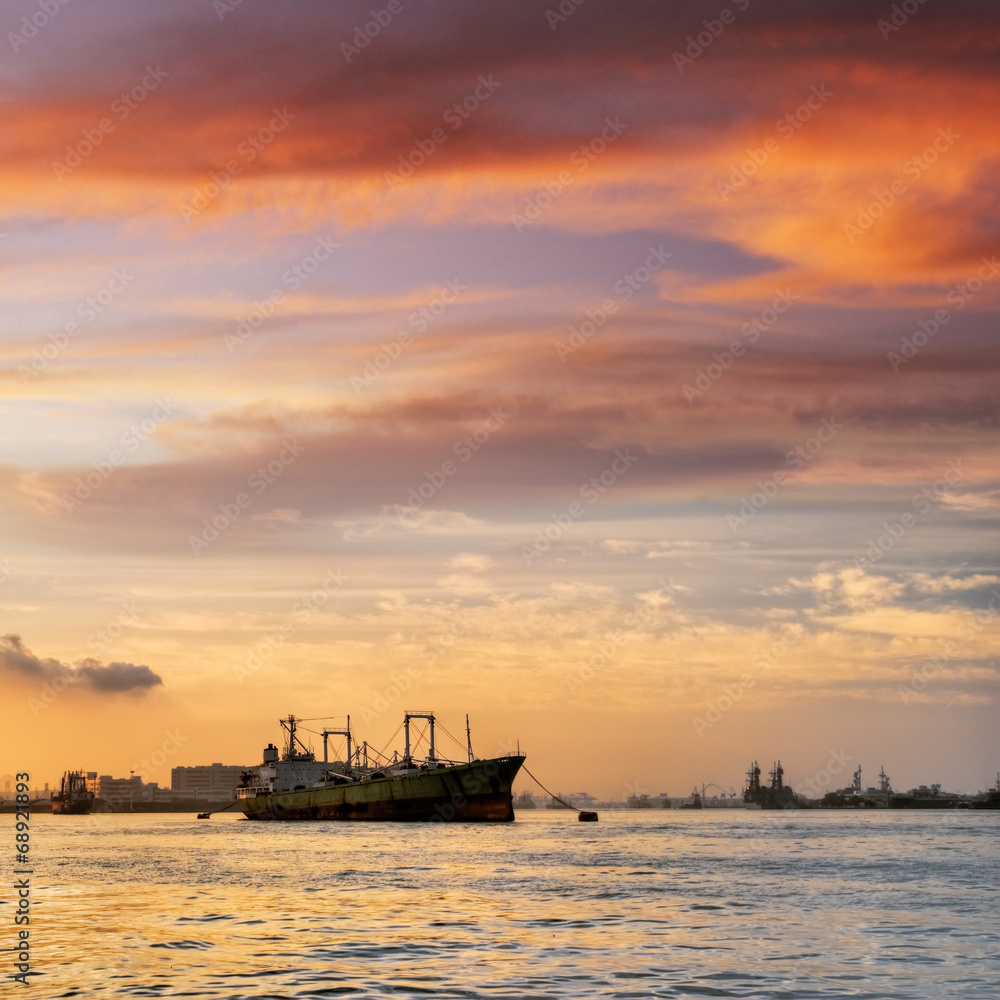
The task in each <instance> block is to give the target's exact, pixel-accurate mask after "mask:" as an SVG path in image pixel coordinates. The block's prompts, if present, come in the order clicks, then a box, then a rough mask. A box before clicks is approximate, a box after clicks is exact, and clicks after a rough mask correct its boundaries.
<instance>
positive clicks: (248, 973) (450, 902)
mask: <svg viewBox="0 0 1000 1000" xmlns="http://www.w3.org/2000/svg"><path fill="white" fill-rule="evenodd" d="M10 819H11V820H13V817H10ZM4 825H8V824H4ZM9 826H10V828H11V829H12V828H13V823H12V822H11V823H10V824H9ZM11 836H13V835H12V834H11ZM31 836H32V851H33V862H34V863H33V870H34V875H32V895H31V899H32V904H33V907H32V918H31V951H32V954H33V959H32V968H33V971H34V973H36V975H34V976H33V977H32V984H31V986H30V987H29V988H25V987H23V986H21V985H19V984H17V983H13V982H12V980H10V979H9V978H8V976H9V974H10V972H11V969H10V963H9V956H8V955H7V954H4V953H0V957H2V960H3V962H4V965H5V966H6V967H5V968H3V969H2V970H0V971H2V979H0V983H2V985H0V994H2V995H4V996H7V995H9V996H20V997H25V998H45V1000H48V998H50V997H51V998H55V997H73V996H81V997H88V998H90V997H94V998H116V997H208V998H215V997H218V998H236V997H254V998H260V997H282V998H285V997H288V998H291V997H303V998H304V997H339V996H347V997H377V998H387V997H392V998H407V997H421V998H426V997H434V998H450V997H488V998H512V1000H513V998H517V1000H520V998H525V997H575V998H579V997H622V998H639V997H697V998H704V997H741V998H746V997H767V998H785V1000H805V998H810V1000H811V998H823V1000H828V998H834V997H852V998H854V997H864V998H875V997H893V998H896V997H899V998H902V997H906V998H914V1000H932V998H937V997H954V998H956V1000H978V998H987V997H988V998H994V1000H995V998H1000V918H998V914H1000V905H998V895H1000V893H998V886H1000V851H998V846H1000V813H970V812H951V811H948V812H937V813H934V812H906V813H899V812H881V811H879V812H874V811H862V812H856V811H817V812H812V811H810V812H793V813H781V812H770V813H769V812H746V811H743V810H722V809H711V810H709V809H706V810H703V811H702V812H700V813H699V812H694V811H689V812H677V811H673V812H667V811H665V810H649V811H645V810H643V811H620V812H608V811H604V812H602V813H601V818H600V822H598V823H596V824H593V823H590V824H588V823H578V822H577V821H576V816H575V814H573V813H570V812H563V811H548V810H544V809H542V810H538V811H536V812H522V813H520V814H519V816H518V820H517V821H516V822H514V823H511V824H501V825H487V826H459V825H447V824H426V825H408V824H390V823H378V824H376V823H372V824H365V823H286V824H280V823H255V822H250V821H247V820H244V819H242V818H241V817H239V816H236V815H233V814H231V813H230V814H226V813H216V814H213V816H212V818H211V819H210V820H197V819H195V817H194V816H193V815H189V814H183V815H182V814H156V815H139V814H133V815H122V814H119V815H102V816H82V817H73V816H50V815H44V814H42V813H35V814H34V815H33V819H32V834H31ZM0 898H2V899H3V905H0V926H2V927H3V928H5V930H4V932H3V936H4V938H5V940H4V941H3V943H2V944H0V947H2V948H5V949H6V948H9V947H10V945H11V943H12V942H13V930H14V925H13V920H12V907H11V906H10V902H9V892H4V893H2V894H0ZM8 938H9V939H8Z"/></svg>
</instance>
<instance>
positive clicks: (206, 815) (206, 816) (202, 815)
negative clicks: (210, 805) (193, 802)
mask: <svg viewBox="0 0 1000 1000" xmlns="http://www.w3.org/2000/svg"><path fill="white" fill-rule="evenodd" d="M211 818H212V814H211V813H198V819H211Z"/></svg>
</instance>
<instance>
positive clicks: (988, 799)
mask: <svg viewBox="0 0 1000 1000" xmlns="http://www.w3.org/2000/svg"><path fill="white" fill-rule="evenodd" d="M969 807H970V808H971V809H1000V774H998V775H997V783H996V784H995V785H994V786H993V787H992V788H988V789H987V790H986V791H985V792H982V793H981V794H979V795H973V797H972V798H971V799H970V800H969Z"/></svg>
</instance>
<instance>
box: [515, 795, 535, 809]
mask: <svg viewBox="0 0 1000 1000" xmlns="http://www.w3.org/2000/svg"><path fill="white" fill-rule="evenodd" d="M514 805H515V806H517V808H518V809H537V808H538V803H537V802H536V801H535V796H534V795H532V794H531V792H521V794H520V795H518V797H517V798H516V799H514Z"/></svg>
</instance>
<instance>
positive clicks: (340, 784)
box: [236, 712, 525, 823]
mask: <svg viewBox="0 0 1000 1000" xmlns="http://www.w3.org/2000/svg"><path fill="white" fill-rule="evenodd" d="M414 720H424V721H426V722H427V724H428V727H429V733H430V740H429V746H428V750H427V754H426V756H425V757H423V758H418V757H416V756H415V754H414V753H413V752H412V751H411V740H410V724H411V722H413V721H414ZM303 721H311V720H302V719H296V717H295V716H293V715H289V716H288V718H287V719H281V720H280V722H281V727H282V729H283V730H284V733H285V746H284V749H283V750H282V751H281V752H280V753H279V751H278V748H277V747H276V746H275V745H274V744H273V743H269V744H268V745H267V746H266V747H265V748H264V755H263V762H262V763H261V764H260V765H259V766H257V767H254V768H251V769H249V770H247V771H244V772H243V774H242V775H241V780H240V784H239V786H238V787H237V789H236V801H237V804H238V805H239V808H240V809H241V810H242V811H243V814H244V816H246V817H247V819H259V820H368V821H371V820H399V821H409V822H434V821H437V822H480V823H482V822H487V823H502V822H510V821H511V820H513V819H514V803H513V800H512V797H511V785H512V784H513V781H514V778H515V776H516V775H517V772H518V771H519V770H520V768H521V765H522V764H523V763H524V759H525V758H524V756H522V755H521V754H520V753H516V754H511V755H508V756H505V757H495V758H492V759H490V760H479V759H476V758H475V757H474V756H473V753H472V741H471V738H470V737H469V726H468V716H466V744H467V745H466V756H467V760H465V761H454V760H448V759H446V758H443V757H441V756H439V755H438V752H437V747H436V741H435V718H434V713H433V712H407V713H405V715H404V716H403V730H404V741H405V747H404V751H403V754H402V756H400V755H399V753H398V751H394V752H393V754H392V757H391V758H389V757H386V756H385V755H383V754H382V753H378V752H375V751H374V750H373V749H372V748H371V747H369V745H368V743H367V741H365V742H364V743H362V744H361V745H360V746H359V745H358V744H357V741H356V740H355V739H354V735H353V733H352V732H351V723H350V716H348V717H347V725H346V727H345V728H344V729H325V728H324V729H322V730H321V731H320V732H317V733H316V735H318V736H321V737H322V738H323V759H322V760H317V758H316V755H315V754H314V753H313V751H312V750H311V749H310V748H309V747H307V746H306V745H305V744H304V743H303V742H302V740H301V739H300V738H299V729H300V725H299V724H300V723H301V722H303ZM331 736H338V737H343V738H344V739H345V740H346V748H347V749H346V754H345V756H344V759H342V760H336V761H331V760H329V757H328V753H329V743H328V740H329V737H331Z"/></svg>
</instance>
